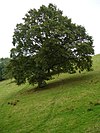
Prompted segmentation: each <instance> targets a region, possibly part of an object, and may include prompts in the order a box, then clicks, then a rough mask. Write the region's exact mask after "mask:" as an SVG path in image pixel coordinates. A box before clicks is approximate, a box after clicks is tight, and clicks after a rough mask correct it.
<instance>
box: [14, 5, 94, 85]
mask: <svg viewBox="0 0 100 133" xmlns="http://www.w3.org/2000/svg"><path fill="white" fill-rule="evenodd" d="M13 45H14V46H15V48H13V49H12V50H11V58H12V61H11V65H12V67H11V68H12V73H13V76H14V78H15V79H16V82H17V84H21V83H24V82H25V81H26V79H27V80H28V81H29V82H30V83H38V85H39V87H42V84H44V82H45V80H48V79H50V78H51V77H52V75H53V74H56V73H61V72H65V73H75V72H76V71H77V70H79V71H83V70H85V69H86V70H88V71H90V69H91V67H92V60H91V55H93V54H94V50H93V40H92V37H91V36H89V35H88V34H87V33H86V30H85V28H84V27H82V26H80V25H76V24H74V23H72V22H71V19H69V18H68V17H67V16H63V13H62V11H60V10H59V9H57V7H56V6H55V5H53V4H49V5H48V7H46V6H44V5H43V6H41V7H40V9H38V10H36V9H31V10H30V11H28V13H27V14H26V15H25V17H24V18H23V23H20V24H17V25H16V29H15V31H14V35H13ZM43 86H44V85H43Z"/></svg>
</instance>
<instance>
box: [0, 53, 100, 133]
mask: <svg viewBox="0 0 100 133" xmlns="http://www.w3.org/2000/svg"><path fill="white" fill-rule="evenodd" d="M93 61H94V64H93V68H94V71H91V72H84V73H82V74H74V75H68V74H61V75H60V76H58V75H56V76H55V77H56V78H55V79H54V80H51V81H49V82H48V86H47V87H46V88H45V89H44V90H37V91H35V90H34V88H35V87H34V88H33V86H31V85H28V84H25V85H21V86H17V85H15V83H13V81H11V80H7V81H3V82H0V133H99V132H100V55H96V56H94V57H93Z"/></svg>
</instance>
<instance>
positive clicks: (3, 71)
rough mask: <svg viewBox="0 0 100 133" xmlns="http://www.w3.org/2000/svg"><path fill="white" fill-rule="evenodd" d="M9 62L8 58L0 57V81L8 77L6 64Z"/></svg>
mask: <svg viewBox="0 0 100 133" xmlns="http://www.w3.org/2000/svg"><path fill="white" fill-rule="evenodd" d="M9 62H10V59H9V58H1V59H0V81H2V80H4V79H7V78H8V76H7V74H8V72H7V66H8V64H9Z"/></svg>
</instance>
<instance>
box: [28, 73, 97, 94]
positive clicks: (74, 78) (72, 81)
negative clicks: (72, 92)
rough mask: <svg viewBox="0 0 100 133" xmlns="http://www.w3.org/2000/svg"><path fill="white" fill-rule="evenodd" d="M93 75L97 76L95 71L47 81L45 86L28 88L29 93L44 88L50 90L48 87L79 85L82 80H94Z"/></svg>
mask: <svg viewBox="0 0 100 133" xmlns="http://www.w3.org/2000/svg"><path fill="white" fill-rule="evenodd" d="M93 76H95V75H94V74H93V73H87V74H77V75H74V76H72V77H71V76H70V77H67V78H65V79H59V80H57V81H53V82H51V83H47V85H46V86H45V87H43V88H38V87H35V88H32V89H30V90H28V92H29V93H32V92H40V91H44V90H48V89H55V88H57V87H59V86H62V85H68V86H70V85H72V84H73V85H74V84H75V85H79V84H80V83H81V82H92V79H93Z"/></svg>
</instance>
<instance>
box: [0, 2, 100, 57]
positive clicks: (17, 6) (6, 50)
mask: <svg viewBox="0 0 100 133" xmlns="http://www.w3.org/2000/svg"><path fill="white" fill-rule="evenodd" d="M49 3H53V4H55V5H57V7H58V8H59V9H60V10H62V11H63V13H64V15H66V16H68V17H69V18H71V19H72V21H73V22H74V23H76V24H79V25H83V26H84V27H85V28H86V30H87V32H88V34H89V35H91V36H93V39H94V46H95V54H98V53H100V40H99V36H100V0H0V58H1V57H9V55H10V49H11V48H12V47H13V45H12V35H13V32H14V28H15V27H16V24H17V23H20V22H21V21H22V18H23V17H24V16H25V14H26V13H27V11H28V10H29V9H31V8H32V9H33V8H36V9H37V8H39V7H40V6H41V5H46V6H47V5H48V4H49Z"/></svg>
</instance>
